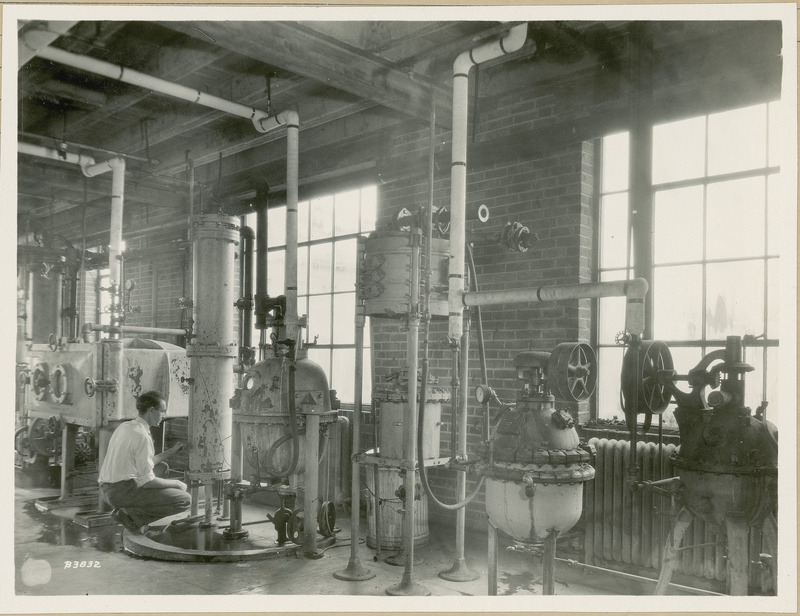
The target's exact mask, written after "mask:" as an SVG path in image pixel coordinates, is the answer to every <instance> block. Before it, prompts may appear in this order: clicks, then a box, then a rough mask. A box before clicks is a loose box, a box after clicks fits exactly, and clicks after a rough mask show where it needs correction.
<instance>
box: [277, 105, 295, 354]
mask: <svg viewBox="0 0 800 616" xmlns="http://www.w3.org/2000/svg"><path fill="white" fill-rule="evenodd" d="M278 119H279V120H284V121H285V123H286V129H287V130H286V279H285V281H286V282H285V284H286V317H285V319H284V327H285V335H284V337H285V339H287V340H296V339H297V333H298V329H299V327H300V323H299V315H298V314H297V182H298V160H299V150H300V142H299V139H300V138H299V135H300V119H299V117H298V115H297V113H296V112H293V111H292V112H283V113H281V114H279V115H278Z"/></svg>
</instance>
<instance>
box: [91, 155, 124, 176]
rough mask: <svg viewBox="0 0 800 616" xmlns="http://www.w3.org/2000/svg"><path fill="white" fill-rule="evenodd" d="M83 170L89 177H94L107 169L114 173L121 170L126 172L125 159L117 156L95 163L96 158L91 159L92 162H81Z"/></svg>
mask: <svg viewBox="0 0 800 616" xmlns="http://www.w3.org/2000/svg"><path fill="white" fill-rule="evenodd" d="M89 160H91V159H89ZM81 171H82V172H83V175H85V176H86V177H87V178H93V177H95V176H97V175H102V174H104V173H106V172H107V171H111V172H113V173H117V172H119V171H121V172H123V173H124V172H125V159H124V158H122V157H121V156H115V157H114V158H109V159H108V160H104V161H102V162H99V163H95V162H94V160H91V163H89V162H87V163H86V164H83V163H81Z"/></svg>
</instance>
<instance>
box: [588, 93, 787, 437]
mask: <svg viewBox="0 0 800 616" xmlns="http://www.w3.org/2000/svg"><path fill="white" fill-rule="evenodd" d="M777 105H778V103H770V104H760V105H755V106H751V107H746V108H742V109H737V110H733V111H726V112H721V113H716V114H710V115H707V116H700V117H695V118H690V119H686V120H680V121H677V122H671V123H667V124H661V125H656V126H654V127H653V134H652V143H653V145H652V160H653V162H652V191H653V201H652V202H653V212H652V220H653V228H652V233H647V232H646V230H645V232H644V233H643V237H644V238H646V241H649V242H650V245H649V246H648V249H649V251H650V254H652V259H653V263H652V269H651V270H650V271H649V272H646V277H647V278H648V282H649V283H650V293H651V294H652V301H653V315H652V326H653V328H652V331H653V338H654V339H656V340H663V341H665V342H666V343H667V344H668V345H669V347H670V350H671V352H672V356H673V359H674V364H675V368H676V370H677V371H678V373H679V374H686V372H687V371H688V370H689V369H690V368H692V367H694V365H695V364H696V363H697V362H698V361H699V360H700V358H701V357H702V356H703V355H705V354H707V353H709V352H710V351H713V350H715V349H717V348H722V347H724V344H725V338H726V336H729V335H740V336H744V335H751V336H756V337H759V346H754V347H750V348H746V350H745V361H746V362H747V363H749V364H751V365H753V366H755V369H756V370H755V372H754V373H751V374H749V375H748V377H747V383H748V387H747V394H746V396H747V398H746V404H747V405H748V406H750V407H751V409H755V408H756V407H758V406H759V405H760V404H761V402H762V400H768V401H769V407H768V408H769V411H768V414H769V416H770V419H771V420H772V421H775V419H776V413H775V411H776V410H777V406H778V404H777V402H778V399H777V394H778V387H777V374H778V369H777V362H778V349H777V346H778V337H779V331H778V323H779V321H778V316H779V315H778V298H777V289H778V286H779V285H778V284H777V282H778V275H779V271H778V267H779V259H778V253H779V246H778V241H779V238H778V235H779V228H780V223H779V216H778V209H779V203H778V191H777V190H776V186H777V181H778V177H779V172H780V166H779V162H778V148H777V141H778V139H777V131H778V129H779V127H778V122H777V120H776V113H777ZM628 148H629V134H628V133H619V134H616V135H611V136H608V137H605V138H604V139H603V140H602V173H601V191H600V207H599V272H600V280H619V279H625V278H626V277H633V266H634V265H635V264H634V262H633V258H632V255H633V254H634V251H632V250H631V239H630V238H631V233H630V215H629V212H630V210H631V209H632V208H631V205H630V204H629V197H628V188H629V180H628V153H629V149H628ZM639 206H640V205H639V204H636V205H634V206H633V209H635V208H636V207H639ZM598 311H599V314H598V329H597V342H598V346H599V353H598V355H599V356H598V361H599V365H600V382H599V387H598V389H599V391H598V399H597V415H598V417H600V418H611V417H612V416H614V415H616V416H618V417H620V418H621V415H622V413H621V409H620V406H619V374H620V366H621V362H622V352H623V351H622V349H621V348H620V347H616V346H615V345H614V336H615V334H616V333H617V332H618V331H619V330H621V329H622V327H623V326H624V301H623V300H622V299H618V298H609V299H603V300H601V301H600V302H599V308H598ZM678 385H679V387H682V388H683V389H687V386H686V383H678ZM665 421H666V423H670V412H669V411H668V412H667V413H666V414H665Z"/></svg>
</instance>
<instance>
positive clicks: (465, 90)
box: [447, 22, 528, 340]
mask: <svg viewBox="0 0 800 616" xmlns="http://www.w3.org/2000/svg"><path fill="white" fill-rule="evenodd" d="M527 36H528V24H527V22H526V23H523V24H520V25H517V26H514V27H513V28H511V30H510V31H509V32H508V34H507V35H506V36H505V37H504V38H503V39H502V40H499V41H491V42H489V43H485V44H483V45H481V46H479V47H476V48H474V49H471V50H469V51H465V52H464V53H462V54H460V55H459V56H458V57H457V58H456V60H455V62H454V63H453V144H452V156H451V161H452V162H451V163H450V164H451V167H450V267H449V282H448V305H449V322H448V334H447V335H448V337H449V338H450V339H451V340H458V339H459V338H460V337H461V329H462V317H463V314H462V313H463V303H462V299H461V298H462V295H463V293H464V254H465V252H464V251H465V249H464V247H465V243H466V229H465V227H466V201H467V119H468V109H467V97H468V94H469V72H470V69H471V68H472V67H473V66H475V65H477V64H480V63H481V62H485V61H487V60H491V59H493V58H497V57H499V56H502V55H503V54H507V53H510V52H512V51H516V50H518V49H519V48H520V47H522V45H523V44H524V43H525V39H526V38H527Z"/></svg>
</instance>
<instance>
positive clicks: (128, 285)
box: [125, 278, 136, 291]
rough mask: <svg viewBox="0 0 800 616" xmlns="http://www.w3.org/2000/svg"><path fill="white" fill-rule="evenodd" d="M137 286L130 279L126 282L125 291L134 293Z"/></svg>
mask: <svg viewBox="0 0 800 616" xmlns="http://www.w3.org/2000/svg"><path fill="white" fill-rule="evenodd" d="M135 286H136V283H135V282H134V281H133V278H128V279H127V280H126V281H125V290H126V291H133V288H134V287H135Z"/></svg>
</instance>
